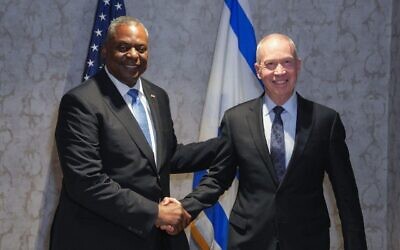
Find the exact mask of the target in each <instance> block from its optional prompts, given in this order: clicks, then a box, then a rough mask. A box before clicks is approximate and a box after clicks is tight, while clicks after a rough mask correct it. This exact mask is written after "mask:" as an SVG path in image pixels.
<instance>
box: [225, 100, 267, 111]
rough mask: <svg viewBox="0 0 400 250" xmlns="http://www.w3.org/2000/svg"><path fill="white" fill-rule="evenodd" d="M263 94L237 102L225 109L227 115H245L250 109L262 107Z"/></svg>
mask: <svg viewBox="0 0 400 250" xmlns="http://www.w3.org/2000/svg"><path fill="white" fill-rule="evenodd" d="M261 105H262V96H260V97H257V98H254V99H251V100H248V101H246V102H242V103H240V104H237V105H235V106H233V107H231V108H229V109H227V110H226V111H225V115H229V116H232V115H243V114H244V113H246V112H248V111H254V110H258V109H260V108H261Z"/></svg>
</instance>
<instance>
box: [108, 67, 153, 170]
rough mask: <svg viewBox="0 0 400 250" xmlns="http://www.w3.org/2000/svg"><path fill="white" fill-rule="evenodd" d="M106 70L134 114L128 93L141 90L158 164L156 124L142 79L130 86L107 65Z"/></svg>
mask: <svg viewBox="0 0 400 250" xmlns="http://www.w3.org/2000/svg"><path fill="white" fill-rule="evenodd" d="M105 70H106V72H107V75H108V77H110V79H111V81H112V82H113V83H114V85H115V87H116V88H117V89H118V91H119V93H120V94H121V96H122V97H123V98H124V100H125V102H126V104H127V105H128V107H129V110H130V111H131V113H132V115H133V116H135V115H134V113H133V107H132V97H131V96H130V95H128V91H129V90H130V89H137V90H138V91H139V98H140V101H141V102H142V104H143V107H144V110H145V111H146V118H147V124H149V130H150V137H151V144H152V145H151V149H152V150H153V153H154V161H155V162H156V164H157V157H156V155H157V147H156V134H155V129H154V124H153V121H152V118H151V110H150V106H149V103H148V102H147V99H146V96H145V95H144V92H143V86H142V81H141V80H140V78H138V80H137V82H136V84H135V86H133V88H129V86H128V85H126V84H124V83H122V82H120V81H119V80H118V79H117V78H115V77H114V76H113V75H112V74H111V73H110V72H109V71H108V69H107V66H106V67H105Z"/></svg>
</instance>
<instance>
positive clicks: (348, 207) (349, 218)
mask: <svg viewBox="0 0 400 250" xmlns="http://www.w3.org/2000/svg"><path fill="white" fill-rule="evenodd" d="M345 138H346V134H345V129H344V127H343V124H342V122H341V120H340V117H339V115H338V114H336V117H335V118H334V121H333V124H332V127H331V134H330V140H329V164H328V168H327V172H328V176H329V179H330V181H331V183H332V188H333V191H334V194H335V198H336V203H337V207H338V210H339V216H340V220H341V223H342V232H343V239H344V249H346V250H356V249H359V250H365V249H367V244H366V239H365V232H364V221H363V216H362V211H361V206H360V201H359V197H358V190H357V185H356V181H355V177H354V173H353V169H352V166H351V163H350V157H349V151H348V148H347V145H346V143H345Z"/></svg>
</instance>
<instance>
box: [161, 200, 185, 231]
mask: <svg viewBox="0 0 400 250" xmlns="http://www.w3.org/2000/svg"><path fill="white" fill-rule="evenodd" d="M191 218H192V216H190V214H189V213H188V212H187V211H186V210H185V209H184V208H183V207H182V205H181V203H180V202H179V201H178V200H177V199H175V198H171V197H165V198H164V199H163V200H162V201H161V202H160V203H159V204H158V217H157V220H156V223H155V225H156V227H157V228H160V229H161V230H164V231H166V232H167V233H168V234H170V235H176V234H178V233H179V232H181V231H182V230H183V229H185V227H186V226H187V225H189V223H190V221H191Z"/></svg>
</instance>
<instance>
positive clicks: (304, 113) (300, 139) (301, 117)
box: [282, 94, 313, 182]
mask: <svg viewBox="0 0 400 250" xmlns="http://www.w3.org/2000/svg"><path fill="white" fill-rule="evenodd" d="M297 99H298V101H297V121H296V136H295V143H294V148H293V153H292V157H291V158H290V161H289V164H288V167H287V170H286V174H285V177H284V179H283V181H282V182H284V181H285V179H286V176H289V175H290V173H291V172H292V171H293V169H294V168H296V162H298V160H299V158H300V157H301V154H302V153H303V151H304V148H305V146H306V143H307V141H308V138H309V136H310V133H311V130H312V125H313V119H312V117H313V105H312V103H311V102H309V101H307V100H305V99H304V98H303V97H301V96H300V95H299V94H297Z"/></svg>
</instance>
